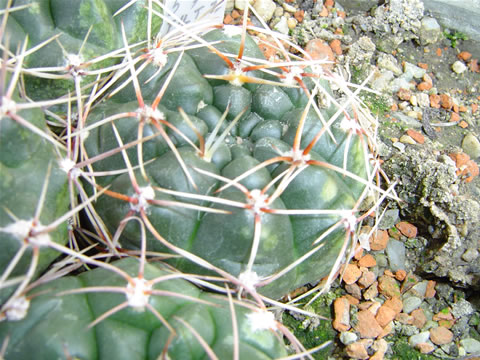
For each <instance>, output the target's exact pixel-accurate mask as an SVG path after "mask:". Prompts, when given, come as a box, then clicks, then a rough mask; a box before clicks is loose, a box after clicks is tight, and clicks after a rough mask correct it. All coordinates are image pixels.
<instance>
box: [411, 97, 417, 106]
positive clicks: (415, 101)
mask: <svg viewBox="0 0 480 360" xmlns="http://www.w3.org/2000/svg"><path fill="white" fill-rule="evenodd" d="M410 104H412V105H413V106H417V105H418V100H417V95H412V96H411V97H410Z"/></svg>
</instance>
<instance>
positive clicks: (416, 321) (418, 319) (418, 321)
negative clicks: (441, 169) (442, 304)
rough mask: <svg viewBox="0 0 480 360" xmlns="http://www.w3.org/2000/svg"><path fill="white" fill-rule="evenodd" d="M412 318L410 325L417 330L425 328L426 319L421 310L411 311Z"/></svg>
mask: <svg viewBox="0 0 480 360" xmlns="http://www.w3.org/2000/svg"><path fill="white" fill-rule="evenodd" d="M412 317H413V323H412V325H413V326H415V327H417V328H419V329H422V328H423V327H424V326H425V323H426V322H427V317H426V316H425V313H424V311H423V309H415V310H413V311H412Z"/></svg>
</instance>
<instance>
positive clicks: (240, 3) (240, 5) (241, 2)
mask: <svg viewBox="0 0 480 360" xmlns="http://www.w3.org/2000/svg"><path fill="white" fill-rule="evenodd" d="M247 1H248V2H249V3H250V5H252V4H253V2H254V0H235V9H237V10H245V3H246V2H247Z"/></svg>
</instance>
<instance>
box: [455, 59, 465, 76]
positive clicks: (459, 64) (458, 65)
mask: <svg viewBox="0 0 480 360" xmlns="http://www.w3.org/2000/svg"><path fill="white" fill-rule="evenodd" d="M452 70H453V71H455V72H456V73H457V74H461V73H463V72H464V71H465V70H467V66H466V65H465V64H464V63H463V62H461V61H459V60H457V61H455V62H454V63H453V65H452Z"/></svg>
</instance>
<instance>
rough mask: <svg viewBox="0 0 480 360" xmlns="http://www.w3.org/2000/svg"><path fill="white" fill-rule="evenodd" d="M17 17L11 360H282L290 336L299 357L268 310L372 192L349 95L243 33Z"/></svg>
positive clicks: (8, 163) (330, 245)
mask: <svg viewBox="0 0 480 360" xmlns="http://www.w3.org/2000/svg"><path fill="white" fill-rule="evenodd" d="M7 4H9V5H12V4H13V6H14V7H17V8H16V9H15V11H11V12H10V13H9V14H8V15H9V18H8V21H6V26H5V34H6V36H5V34H1V35H3V36H4V38H2V42H3V43H4V45H5V46H4V48H7V43H8V45H9V46H8V48H10V50H11V52H10V53H9V54H4V56H3V57H4V59H7V60H9V61H3V62H2V71H1V72H0V78H1V80H2V81H4V80H5V79H6V78H9V77H11V78H12V79H14V80H12V84H15V86H16V87H15V89H16V90H15V91H11V88H12V87H13V85H12V86H6V85H4V86H3V87H0V90H1V91H2V94H0V95H1V103H0V105H1V107H0V112H1V116H2V117H1V122H0V247H1V249H0V250H1V251H0V305H1V307H0V358H5V359H24V358H25V359H28V358H31V357H32V354H34V355H35V359H57V358H65V359H70V358H79V359H123V358H125V359H150V358H152V359H155V358H159V357H160V358H171V359H181V360H183V359H205V358H219V359H227V358H238V359H271V358H277V357H284V356H286V355H287V353H289V352H290V350H287V347H286V346H285V344H284V343H283V338H282V334H283V335H284V336H285V337H286V338H287V339H288V341H289V342H290V344H291V345H292V347H291V348H292V349H293V348H294V350H295V351H296V352H297V353H300V352H302V351H304V350H305V349H303V348H302V346H301V344H298V342H295V339H294V337H293V336H292V335H291V334H290V333H289V332H288V331H287V330H286V329H285V328H284V327H282V325H281V324H278V323H277V322H275V321H274V320H273V314H272V313H270V312H267V310H266V309H267V306H266V305H265V304H275V306H280V307H284V308H290V307H289V305H285V304H283V305H282V304H280V303H278V302H276V301H275V300H276V299H280V298H281V297H283V296H285V295H286V294H288V293H289V292H290V291H292V290H294V289H296V288H297V287H300V286H302V285H304V284H307V283H317V282H318V281H319V280H320V279H321V278H322V277H325V276H326V275H328V274H334V273H336V272H337V271H338V269H339V266H340V265H341V263H342V261H343V259H344V255H345V253H346V251H348V250H349V248H350V246H352V243H353V240H352V241H350V240H351V239H350V237H351V236H352V235H353V234H354V232H355V227H356V224H357V223H358V222H360V221H361V216H360V215H359V214H358V208H359V205H360V202H361V201H362V200H363V199H364V198H365V197H366V193H367V190H368V191H370V190H371V189H372V188H373V186H371V185H369V181H370V177H371V170H372V169H370V165H369V161H368V159H369V157H368V156H369V145H371V143H370V141H369V138H368V136H367V134H366V132H365V131H364V129H363V128H362V126H361V125H360V120H359V117H357V115H358V113H361V111H359V105H358V102H356V99H355V98H354V94H352V92H351V91H350V90H349V89H348V84H347V83H346V81H345V80H343V79H342V80H339V79H338V76H337V75H334V74H332V73H330V72H328V71H324V70H321V69H319V67H318V64H316V63H315V62H314V61H310V60H304V59H302V57H299V56H295V55H293V54H286V52H285V53H284V54H283V55H284V58H285V59H284V61H283V63H282V64H280V65H279V64H277V63H275V62H272V61H267V60H266V59H265V58H264V56H263V54H262V52H261V51H260V48H259V47H258V45H257V43H256V41H257V40H258V39H257V38H254V37H250V35H248V34H247V33H246V29H245V28H243V29H241V28H238V27H229V26H225V27H223V28H221V29H220V28H218V27H214V29H213V30H211V31H210V32H208V33H204V32H203V31H197V30H198V29H200V28H202V26H203V25H198V28H195V27H189V25H188V24H184V25H183V26H182V27H181V29H176V30H174V31H173V32H172V33H169V34H167V35H165V36H164V37H163V38H161V39H160V38H156V39H155V40H153V38H154V36H155V35H156V33H157V32H158V29H159V27H160V24H161V22H162V21H167V20H166V19H165V18H163V19H162V17H163V16H162V15H161V13H162V11H164V10H165V9H163V8H162V5H161V2H159V0H148V1H136V2H134V1H127V0H68V1H67V0H30V1H28V0H15V1H13V2H10V1H7V0H0V7H1V9H5V8H6V7H7ZM23 5H27V6H26V7H23ZM152 9H153V10H152ZM114 14H115V16H114ZM245 20H246V18H245ZM245 24H246V21H245ZM204 28H205V26H203V29H204ZM209 29H210V28H209ZM239 30H240V31H239ZM242 31H243V33H242ZM25 35H28V39H27V43H26V44H27V45H28V46H26V49H32V47H35V46H37V45H38V48H36V49H34V50H31V51H30V52H28V53H27V54H26V55H25V50H22V49H21V45H20V46H19V44H22V43H23V42H24V41H25ZM56 36H58V37H56ZM5 39H9V41H6V40H5ZM281 52H282V51H279V53H281ZM14 54H15V55H14ZM24 55H25V56H24ZM292 59H293V60H292ZM10 60H11V61H10ZM13 60H15V61H13ZM20 79H21V80H22V81H19V80H20ZM330 82H334V83H336V85H337V88H341V89H342V91H341V93H342V94H343V95H345V98H342V99H339V100H336V99H335V95H334V92H333V91H332V89H331V86H330ZM17 83H18V84H17ZM20 84H25V87H24V88H23V87H22V86H20ZM342 86H343V88H342ZM332 87H333V86H332ZM18 89H21V91H18ZM24 92H25V93H26V95H27V97H24V96H23V94H24ZM20 95H22V96H20ZM30 99H33V101H34V102H31V103H30V102H29V100H30ZM44 99H46V100H45V101H44ZM10 100H12V101H14V102H15V103H16V104H17V105H18V106H15V109H13V108H11V107H10V106H9V103H8V101H10ZM43 109H46V110H48V112H43V111H42V110H43ZM47 118H48V121H49V124H50V125H51V124H55V126H51V128H54V130H55V134H53V133H52V132H51V130H50V129H48V128H47V125H46V119H47ZM32 126H33V127H35V128H32ZM32 130H34V131H32ZM42 134H43V136H40V135H42ZM62 142H63V143H62ZM32 179H35V180H34V181H32ZM32 219H34V220H35V221H34V225H35V226H36V228H35V229H30V228H29V226H30V225H29V223H26V222H21V221H30V222H31V220H32ZM67 219H71V223H70V226H69V227H68V228H67V224H66V222H67V221H66V220H67ZM12 224H14V225H15V224H20V225H22V226H21V227H15V226H13V227H12ZM49 224H55V226H51V228H48V231H47V230H46V231H45V232H44V233H42V226H48V225H49ZM18 229H21V230H18ZM27 230H28V231H27ZM30 230H32V231H30ZM39 232H40V234H41V235H42V236H43V235H45V237H40V238H38V237H35V236H31V235H32V234H34V235H35V234H37V235H38V233H39ZM40 240H43V242H41V243H40ZM60 253H61V255H62V257H60V258H57V260H55V258H56V257H57V256H58V255H59V254H60ZM20 255H21V256H20ZM125 257H126V259H123V258H125ZM118 258H122V259H121V260H116V259H118ZM12 264H14V265H15V266H13V265H12ZM49 266H50V267H49ZM91 267H95V269H93V270H92V269H91ZM166 269H168V271H167V270H166ZM172 269H174V270H172ZM70 272H71V273H72V275H71V276H68V277H67V276H66V275H67V274H69V273H70ZM172 272H173V273H175V274H177V275H175V276H173V277H174V278H170V277H171V275H170V274H172ZM186 273H190V274H195V276H197V277H195V278H194V277H192V275H188V276H187V275H185V274H186ZM134 274H137V277H134V276H135V275H134ZM212 276H213V277H212ZM332 277H333V276H332ZM167 278H168V279H167ZM181 278H185V279H188V280H190V281H191V282H192V283H196V284H198V283H200V284H201V285H202V286H203V287H204V288H211V289H213V290H215V291H217V294H216V295H213V294H210V293H207V292H203V290H200V289H199V288H198V287H196V286H195V285H193V284H192V283H189V282H187V281H186V280H184V279H181ZM199 278H201V280H199ZM135 279H136V280H135ZM143 279H146V280H152V281H154V283H155V284H154V285H153V289H150V288H148V289H147V290H145V289H144V288H142V287H141V286H143V285H142V284H143ZM153 279H156V280H153ZM193 279H195V281H193ZM137 280H138V281H139V282H137ZM330 280H331V278H330ZM12 284H13V285H12ZM18 284H20V285H18ZM139 284H140V285H139ZM7 285H8V286H7ZM132 287H133V289H134V290H135V289H141V290H142V291H139V292H136V291H133V290H132ZM227 287H228V288H227ZM15 289H17V290H16V291H15ZM18 289H19V290H18ZM143 290H145V291H146V292H143ZM132 291H133V292H132ZM147 293H148V296H146V294H147ZM225 293H229V294H234V295H236V300H235V301H233V300H231V297H228V298H227V297H226V296H225V295H224V294H225ZM12 294H13V295H12ZM16 310H19V311H16ZM9 311H10V313H9ZM304 313H305V312H304ZM252 314H253V315H252ZM257 315H259V316H257ZM263 315H266V317H262V316H263ZM270 316H271V317H270ZM262 321H263V322H262ZM200 339H201V340H200ZM213 353H214V354H215V356H213ZM236 355H238V357H237V356H236Z"/></svg>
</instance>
